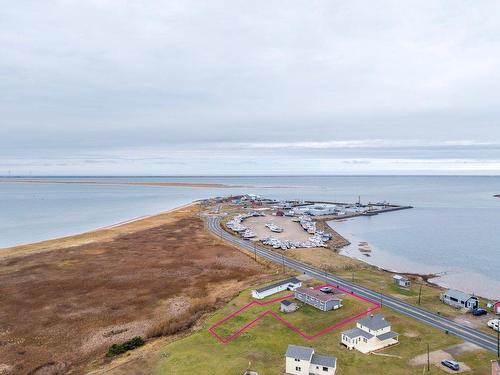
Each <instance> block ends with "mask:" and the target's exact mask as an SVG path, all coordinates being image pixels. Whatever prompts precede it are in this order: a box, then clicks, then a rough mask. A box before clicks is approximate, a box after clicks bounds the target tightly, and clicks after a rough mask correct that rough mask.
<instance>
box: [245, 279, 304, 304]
mask: <svg viewBox="0 0 500 375" xmlns="http://www.w3.org/2000/svg"><path fill="white" fill-rule="evenodd" d="M301 286H302V281H300V280H299V279H297V278H296V277H291V278H289V279H286V280H281V281H278V282H276V283H274V284H270V285H266V286H265V287H262V288H259V289H254V290H252V297H253V298H256V299H263V298H266V297H268V296H270V295H273V294H275V293H279V292H282V291H284V290H292V291H293V290H295V289H297V288H299V287H301Z"/></svg>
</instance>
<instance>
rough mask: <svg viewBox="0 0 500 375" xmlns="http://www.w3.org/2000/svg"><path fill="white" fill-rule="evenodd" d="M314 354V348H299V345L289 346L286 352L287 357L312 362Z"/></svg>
mask: <svg viewBox="0 0 500 375" xmlns="http://www.w3.org/2000/svg"><path fill="white" fill-rule="evenodd" d="M313 354H314V349H312V348H307V347H305V346H298V345H288V349H287V350H286V354H285V355H286V356H287V357H290V358H297V359H302V360H305V361H310V360H311V357H312V356H313Z"/></svg>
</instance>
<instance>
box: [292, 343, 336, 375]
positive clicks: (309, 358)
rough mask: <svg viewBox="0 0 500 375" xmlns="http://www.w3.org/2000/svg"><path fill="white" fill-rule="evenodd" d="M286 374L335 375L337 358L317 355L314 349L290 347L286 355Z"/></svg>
mask: <svg viewBox="0 0 500 375" xmlns="http://www.w3.org/2000/svg"><path fill="white" fill-rule="evenodd" d="M285 357H286V359H285V367H286V370H285V371H286V373H287V374H291V375H311V374H312V375H333V374H335V371H336V370H337V358H335V357H328V356H325V355H317V354H315V353H314V349H312V348H307V347H305V346H298V345H288V349H287V351H286V354H285Z"/></svg>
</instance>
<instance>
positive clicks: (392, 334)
mask: <svg viewBox="0 0 500 375" xmlns="http://www.w3.org/2000/svg"><path fill="white" fill-rule="evenodd" d="M397 336H399V333H396V332H392V331H391V332H386V333H382V334H381V335H378V336H377V338H378V339H379V340H387V339H392V338H394V337H397Z"/></svg>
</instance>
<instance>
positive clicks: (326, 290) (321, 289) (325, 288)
mask: <svg viewBox="0 0 500 375" xmlns="http://www.w3.org/2000/svg"><path fill="white" fill-rule="evenodd" d="M319 291H320V292H323V293H327V294H332V293H333V288H330V287H328V286H324V287H323V288H320V289H319Z"/></svg>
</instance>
